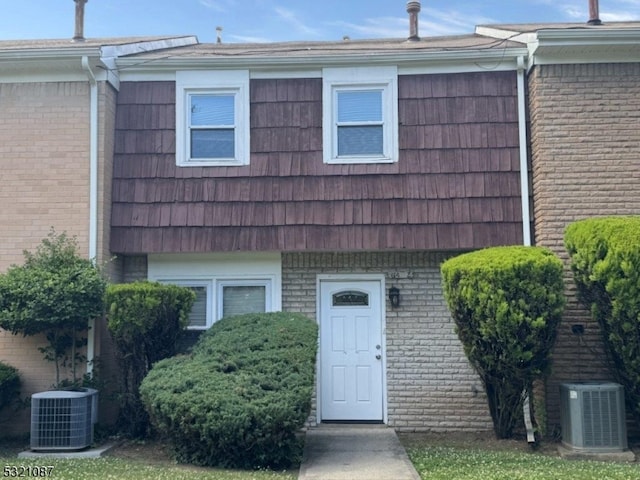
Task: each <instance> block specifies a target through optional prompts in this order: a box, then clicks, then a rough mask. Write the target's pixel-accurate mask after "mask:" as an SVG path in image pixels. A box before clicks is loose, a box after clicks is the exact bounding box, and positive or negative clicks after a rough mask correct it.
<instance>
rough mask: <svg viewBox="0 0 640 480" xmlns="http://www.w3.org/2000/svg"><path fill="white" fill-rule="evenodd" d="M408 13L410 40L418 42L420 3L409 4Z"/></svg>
mask: <svg viewBox="0 0 640 480" xmlns="http://www.w3.org/2000/svg"><path fill="white" fill-rule="evenodd" d="M407 13H408V14H409V38H408V40H410V41H412V42H416V41H418V40H420V36H419V35H418V13H420V2H407Z"/></svg>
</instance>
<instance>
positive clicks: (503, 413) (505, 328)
mask: <svg viewBox="0 0 640 480" xmlns="http://www.w3.org/2000/svg"><path fill="white" fill-rule="evenodd" d="M442 274H443V278H444V292H445V297H446V300H447V303H448V305H449V309H450V310H451V314H452V316H453V319H454V321H455V324H456V331H457V333H458V337H459V338H460V340H461V341H462V344H463V347H464V351H465V353H466V355H467V358H468V359H469V361H470V363H471V365H472V366H473V367H474V368H475V370H476V371H477V372H478V374H479V375H480V378H481V379H482V382H483V384H484V387H485V390H486V393H487V399H488V403H489V411H490V412H491V418H492V419H493V425H494V430H495V433H496V436H497V437H498V438H508V437H510V436H512V434H513V429H514V428H515V426H516V425H517V423H518V421H519V420H520V419H521V418H522V404H523V401H524V397H525V395H526V394H528V393H530V392H531V384H532V382H533V380H534V379H536V378H539V377H541V376H542V375H543V374H544V373H546V371H547V369H548V367H549V363H550V352H551V349H552V347H553V344H554V341H555V337H556V328H557V326H558V324H559V322H560V319H561V316H562V310H563V307H564V296H563V282H562V262H561V261H560V260H559V259H558V258H556V257H555V256H554V255H553V254H552V253H551V252H550V251H548V250H546V249H542V248H539V247H518V246H517V247H496V248H488V249H485V250H480V251H476V252H472V253H467V254H464V255H460V256H457V257H454V258H452V259H449V260H447V261H446V262H445V263H444V264H443V265H442ZM523 393H524V395H523Z"/></svg>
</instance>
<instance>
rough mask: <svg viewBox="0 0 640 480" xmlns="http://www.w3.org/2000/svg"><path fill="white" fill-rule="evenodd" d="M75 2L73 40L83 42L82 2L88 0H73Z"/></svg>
mask: <svg viewBox="0 0 640 480" xmlns="http://www.w3.org/2000/svg"><path fill="white" fill-rule="evenodd" d="M73 1H74V2H76V32H75V34H74V35H73V41H74V42H84V4H85V3H87V2H88V1H89V0H73Z"/></svg>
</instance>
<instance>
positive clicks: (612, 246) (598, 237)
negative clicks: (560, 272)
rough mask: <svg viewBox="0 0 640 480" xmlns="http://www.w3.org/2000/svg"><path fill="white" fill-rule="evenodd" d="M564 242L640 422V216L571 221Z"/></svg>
mask: <svg viewBox="0 0 640 480" xmlns="http://www.w3.org/2000/svg"><path fill="white" fill-rule="evenodd" d="M565 246H566V248H567V251H568V252H569V255H570V257H571V269H572V270H573V274H574V279H575V282H576V286H577V288H578V298H579V299H580V301H581V302H582V303H584V304H585V305H586V306H587V307H588V308H590V309H591V312H592V315H593V317H594V318H595V319H596V320H597V321H598V324H599V325H600V329H601V331H602V335H603V340H604V344H605V348H606V351H607V353H608V355H609V357H610V359H611V361H612V366H613V373H614V375H615V376H616V379H617V380H618V381H619V382H620V383H621V384H622V385H623V386H624V389H625V393H626V397H627V404H628V405H629V408H630V409H631V411H632V412H633V414H634V416H635V417H636V418H637V420H638V421H639V422H640V217H606V218H593V219H588V220H582V221H579V222H575V223H572V224H571V225H569V226H568V227H567V229H566V231H565Z"/></svg>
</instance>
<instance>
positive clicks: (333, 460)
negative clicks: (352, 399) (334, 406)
mask: <svg viewBox="0 0 640 480" xmlns="http://www.w3.org/2000/svg"><path fill="white" fill-rule="evenodd" d="M371 479H376V480H420V477H419V476H418V473H417V472H416V470H415V469H414V468H413V465H412V464H411V462H410V461H409V458H408V457H407V452H405V450H404V447H403V446H402V445H401V444H400V440H398V436H397V435H396V433H395V431H394V430H393V429H392V428H389V427H386V426H384V425H323V426H320V427H318V428H313V429H310V430H309V431H307V436H306V441H305V447H304V456H303V459H302V465H301V466H300V474H299V476H298V480H371Z"/></svg>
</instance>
